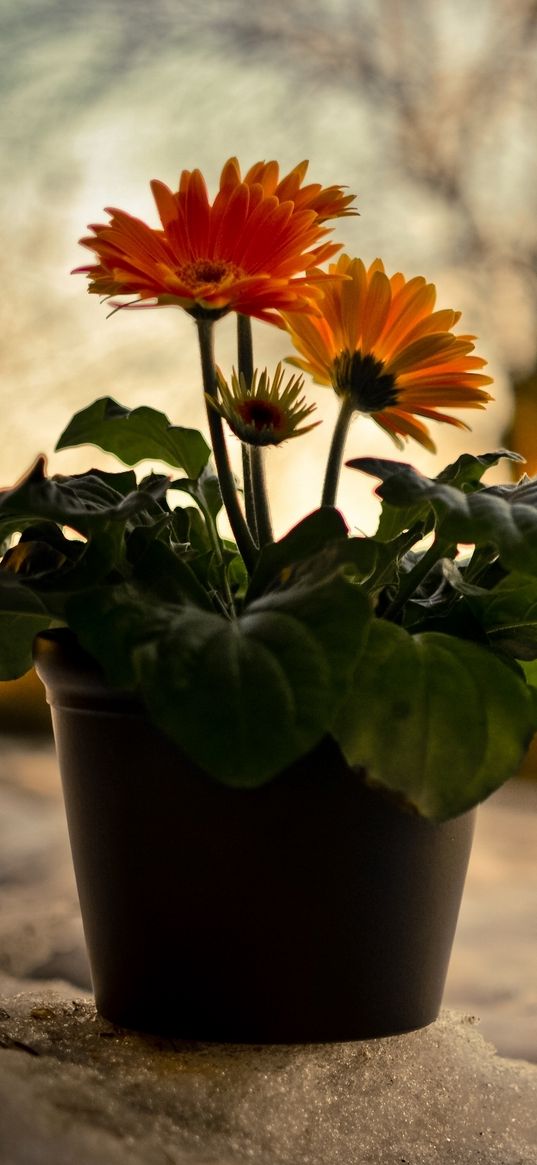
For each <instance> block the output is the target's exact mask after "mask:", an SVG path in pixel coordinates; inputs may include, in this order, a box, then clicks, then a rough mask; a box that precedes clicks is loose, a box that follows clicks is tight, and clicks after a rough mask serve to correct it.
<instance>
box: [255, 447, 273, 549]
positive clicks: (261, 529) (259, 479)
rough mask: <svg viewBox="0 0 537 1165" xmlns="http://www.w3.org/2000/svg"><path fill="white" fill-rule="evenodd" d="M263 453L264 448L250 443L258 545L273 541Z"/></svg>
mask: <svg viewBox="0 0 537 1165" xmlns="http://www.w3.org/2000/svg"><path fill="white" fill-rule="evenodd" d="M264 453H265V450H264V449H261V447H260V446H259V445H252V446H251V447H250V458H251V460H250V464H251V467H252V486H253V492H254V505H255V517H256V525H257V530H258V534H259V545H260V546H266V545H267V543H269V542H274V534H273V532H272V522H271V520H270V508H269V503H268V493H267V485H266V481H265V458H264Z"/></svg>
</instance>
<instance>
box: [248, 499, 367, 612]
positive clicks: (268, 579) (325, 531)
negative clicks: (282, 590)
mask: <svg viewBox="0 0 537 1165" xmlns="http://www.w3.org/2000/svg"><path fill="white" fill-rule="evenodd" d="M347 536H348V527H347V524H346V522H345V520H344V518H342V516H341V514H340V512H339V510H336V509H334V508H333V507H332V506H322V507H321V509H319V510H314V511H313V513H311V514H308V515H307V517H306V518H303V520H302V521H301V522H299V523H298V525H296V526H293V529H292V530H290V531H289V533H288V534H285V535H284V537H283V538H280V540H279V541H278V542H271V543H269V544H268V545H267V546H264V547H263V549H262V551H261V554H260V555H259V558H258V561H257V565H256V568H255V571H254V574H253V576H252V580H251V583H250V588H249V591H248V598H249V599H250V600H251V599H254V598H257V597H258V596H259V595H262V594H264V592H265V591H266V590H267V588H268V587H269V586H271V585H274V584H277V583H280V582H281V581H282V579H283V578H286V577H287V575H288V573H289V568H291V567H293V566H296V564H297V563H299V562H304V561H306V560H307V559H311V558H313V557H314V556H316V555H319V554H320V553H322V551H324V550H325V548H326V546H327V545H328V544H329V543H331V542H333V541H335V540H341V539H344V540H345V542H346V541H347Z"/></svg>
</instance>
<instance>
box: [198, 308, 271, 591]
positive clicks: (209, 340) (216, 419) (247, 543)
mask: <svg viewBox="0 0 537 1165" xmlns="http://www.w3.org/2000/svg"><path fill="white" fill-rule="evenodd" d="M196 324H197V328H198V337H199V345H200V355H201V368H202V374H203V387H204V389H205V392H206V394H207V396H208V397H209V398H211V397H212V399H213V400H216V399H217V396H218V386H217V382H216V367H215V362H214V322H213V320H211V319H205V320H204V319H199V320H196ZM207 419H208V422H209V432H210V434H211V443H212V447H213V456H214V460H215V464H216V472H217V473H218V480H219V482H220V490H221V493H222V501H223V503H224V506H225V508H226V513H227V516H228V518H229V523H230V526H231V529H232V531H233V534H234V537H235V541H236V543H237V546H238V548H239V551H240V553H241V554H242V557H243V559H244V564H245V566H246V569H247V570H248V572H249V573H250V574H251V573H252V571H253V569H254V566H255V563H256V559H257V547H256V545H255V542H254V541H253V538H252V535H251V534H250V531H249V529H248V526H247V523H246V520H245V517H244V514H243V512H242V510H241V506H240V502H239V498H238V494H237V489H236V486H235V481H234V477H233V471H232V469H231V465H230V463H229V457H228V451H227V446H226V439H225V436H224V427H223V424H222V418H221V417H220V416H219V414H218V413H217V412H216V410H215V409H213V408H212V407H211V405H210V403H209V401H207Z"/></svg>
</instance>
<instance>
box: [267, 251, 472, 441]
mask: <svg viewBox="0 0 537 1165" xmlns="http://www.w3.org/2000/svg"><path fill="white" fill-rule="evenodd" d="M330 273H331V274H333V275H345V276H347V278H346V279H335V280H327V281H326V282H325V283H323V284H322V285H319V299H318V301H317V306H318V307H319V309H320V312H321V315H320V316H315V317H314V316H311V315H310V316H307V315H301V316H298V315H294V314H291V315H285V317H284V318H285V323H286V326H287V328H288V330H289V332H290V334H291V337H292V339H293V343H294V345H295V348H296V349H297V350H298V352H300V357H290V360H289V362H290V363H292V364H295V365H297V367H299V368H302V369H303V370H304V371H306V372H309V373H311V375H312V376H313V378H314V380H315V381H317V383H319V384H332V385H333V387H334V388H335V390H336V392H337V393H338V395H340V396H342V397H346V398H348V399H350V400H351V401H352V403H353V405H354V408H355V410H356V411H357V412H361V413H367V414H369V415H370V416H372V417H373V419H374V420H375V421H376V422H377V424H378V425H380V426H381V428H382V429H384V430H385V431H386V432H387V433H389V434H390V436H391V437H392V438H393V439H394V441H395V442H396V444H398V445H399V446H401V445H402V438H404V439H406V438H408V437H414V438H415V440H416V441H419V442H420V444H421V445H424V446H425V448H426V449H430V450H431V452H434V451H435V446H434V444H433V442H432V440H431V437H430V435H429V430H428V429H427V427H426V425H424V424H423V423H422V422H421V421H420V420H418V419H417V418H418V417H425V418H427V419H429V420H435V421H446V422H447V423H448V424H450V425H456V426H457V427H458V428H468V426H467V425H465V424H464V423H463V421H460V420H458V419H457V418H456V417H451V416H448V415H446V414H445V413H443V412H439V411H438V410H439V408H457V409H459V408H473V409H481V408H484V406H485V405H486V403H487V401H489V400H490V399H491V397H490V395H489V393H488V392H486V391H485V390H484V389H483V387H482V386H483V385H485V384H490V383H491V377H490V376H484V375H483V374H482V373H480V372H476V371H475V370H476V369H480V368H482V367H483V366H484V365H485V364H486V361H485V360H482V359H481V357H479V356H473V355H471V353H472V352H473V350H474V344H473V340H474V339H475V336H465V335H461V336H456V335H454V334H453V332H452V331H451V329H452V328H453V327H454V325H455V324H456V323H457V321H458V320H459V319H460V314H461V313H460V312H456V311H452V310H451V309H447V310H444V311H435V310H434V307H435V301H436V289H435V287H434V285H433V284H432V283H427V282H426V280H425V279H424V278H423V277H422V276H417V277H416V278H415V279H409V280H408V281H407V280H406V279H405V277H404V275H401V274H400V273H398V274H397V275H392V276H391V277H388V276H387V275H386V273H385V271H384V265H383V264H382V262H381V261H380V259H376V260H375V262H374V263H372V264H371V266H370V267H369V269H367V270H366V268H365V267H364V264H363V263H362V261H361V259H350V258H349V257H348V255H341V256H340V257H339V259H338V261H337V263H334V264H331V265H330Z"/></svg>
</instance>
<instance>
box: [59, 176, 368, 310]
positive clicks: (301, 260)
mask: <svg viewBox="0 0 537 1165" xmlns="http://www.w3.org/2000/svg"><path fill="white" fill-rule="evenodd" d="M306 169H307V163H305V162H303V163H301V164H300V165H299V166H296V167H295V169H294V170H291V172H290V174H288V175H287V176H286V177H285V178H282V179H281V181H280V178H279V168H278V165H277V163H276V162H268V163H264V162H258V163H256V165H255V166H253V167H252V168H251V169H250V170H249V171H248V173H247V174H246V176H245V178H244V179H243V178H242V177H241V171H240V168H239V163H238V162H237V159H236V158H230V159H229V161H228V162H226V164H225V166H224V168H223V170H222V174H221V177H220V188H219V191H218V194H217V195H216V198H215V200H214V202H213V203H212V205H211V204H210V202H209V197H208V194H207V187H206V185H205V181H204V179H203V176H202V174H201V172H200V171H199V170H193V171H192V172H190V171H189V170H184V171H183V173H182V175H181V179H180V183H179V189H178V191H177V192H176V193H172V191H171V190H170V189H169V188H168V187H167V186H165V185H164V183H163V182H159V181H154V182H152V183H151V188H152V190H153V195H154V198H155V202H156V204H157V209H158V213H159V216H160V220H161V224H162V227H161V229H158V230H157V229H154V228H153V227H149V226H147V224H146V223H144V222H142V221H141V220H140V219H137V218H133V217H132V216H131V215H129V214H126V213H125V211H122V210H115V209H113V208H110V209H108V210H107V213H108V214H110V215H111V221H110V223H108V224H106V225H99V224H97V225H95V226H91V227H90V230H92V231H93V232H94V236H91V237H89V238H84V239H81V243H82V245H83V246H85V247H89V249H90V250H92V251H95V253H96V255H97V257H98V259H99V262H98V263H97V264H96V265H93V266H87V267H79V268H77V271H78V272H83V273H84V274H87V275H88V276H89V283H90V286H89V290H90V291H91V292H96V293H97V294H98V295H104V296H111V295H112V296H118V295H119V296H124V295H128V296H132V295H135V296H137V297H138V299H137V300H136V301H134V302H131V303H130V304H129V303H127V304H124V305H121V306H127V307H128V306H139V305H140V304H145V306H157V305H159V304H177V305H178V306H179V307H182V308H184V309H185V310H186V311H188V312H190V313H191V315H194V316H196V317H197V318H206V317H212V318H218V317H219V316H221V315H224V314H225V313H226V312H229V311H237V312H241V313H243V314H244V315H250V316H256V317H258V318H259V319H263V320H268V321H271V322H276V323H277V322H279V317H278V316H277V315H276V314H275V313H276V312H277V311H293V312H302V311H306V310H307V311H310V312H311V311H312V310H315V309H314V308H313V309H312V297H314V296H315V294H316V291H317V283H318V282H319V281H323V280H326V273H324V272H317V274H316V275H314V276H313V277H312V279H311V280H308V281H307V283H308V286H307V293H306V288H305V286H304V285H305V283H306V277H305V274H304V273H305V271H306V269H308V268H309V267H311V266H312V264H318V263H322V262H324V261H325V260H326V259H328V258H330V256H332V255H333V254H335V252H336V251H338V250H339V249H340V247H339V245H338V244H335V243H327V242H324V241H322V240H324V237H325V235H326V234H327V233H328V230H329V228H328V227H326V226H325V225H323V224H324V223H325V221H326V219H328V218H334V217H339V216H341V215H346V214H351V213H353V212H352V211H351V210H350V207H349V204H350V202H351V201H352V198H353V196H352V195H350V196H347V195H344V194H343V193H342V188H341V187H339V186H329V187H326V188H325V189H323V188H322V187H321V186H319V185H310V186H305V187H304V186H302V182H303V179H304V176H305V173H306Z"/></svg>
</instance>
